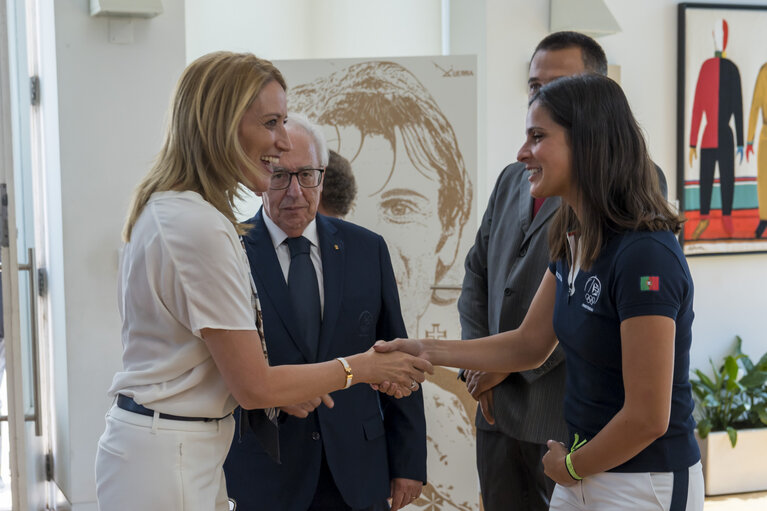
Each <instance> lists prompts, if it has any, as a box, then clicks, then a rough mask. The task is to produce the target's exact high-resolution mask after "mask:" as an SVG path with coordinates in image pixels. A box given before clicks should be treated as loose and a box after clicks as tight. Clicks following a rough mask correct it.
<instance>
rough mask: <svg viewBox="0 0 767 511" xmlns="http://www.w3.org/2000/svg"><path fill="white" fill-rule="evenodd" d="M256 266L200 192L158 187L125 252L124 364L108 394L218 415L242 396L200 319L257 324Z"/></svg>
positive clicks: (222, 324)
mask: <svg viewBox="0 0 767 511" xmlns="http://www.w3.org/2000/svg"><path fill="white" fill-rule="evenodd" d="M249 275H250V269H249V266H248V259H247V256H246V255H245V251H244V250H243V248H242V245H241V243H240V240H239V236H238V235H237V233H236V231H235V229H234V226H233V225H232V224H231V222H229V220H227V219H226V217H225V216H224V215H222V214H221V213H220V212H219V211H218V210H217V209H216V208H214V207H213V206H212V205H211V204H210V203H208V202H207V201H205V200H204V199H203V198H202V197H201V196H200V195H199V194H198V193H196V192H191V191H185V192H172V191H168V192H157V193H154V194H152V196H151V198H150V199H149V201H148V202H147V204H146V206H144V210H143V211H142V212H141V214H140V215H139V217H138V219H137V221H136V224H135V225H134V227H133V231H132V233H131V240H130V242H128V243H127V244H125V245H124V247H123V250H122V254H121V257H120V268H119V282H118V300H119V307H120V314H121V316H122V321H123V327H122V342H123V357H122V358H123V368H124V369H123V371H120V372H118V373H117V374H115V377H114V380H113V382H112V387H111V388H110V389H109V393H110V395H115V394H117V393H121V394H125V395H127V396H131V397H133V398H134V400H135V401H136V402H137V403H140V404H143V405H144V406H146V407H147V408H151V409H153V410H158V411H160V412H163V413H170V414H174V415H182V416H190V417H222V416H224V415H226V414H228V413H229V412H231V411H232V410H233V409H234V407H235V406H237V403H236V401H235V400H234V398H233V397H232V395H231V393H230V392H229V389H228V388H227V386H226V384H225V383H224V380H223V378H222V377H221V373H219V371H218V368H217V367H216V364H215V363H214V361H213V358H212V357H211V355H210V352H209V351H208V348H207V346H206V345H205V341H203V340H202V338H201V337H200V331H201V330H202V329H203V328H217V329H226V330H255V329H256V328H255V316H254V311H253V307H252V302H251V293H252V291H251V286H250V276H249Z"/></svg>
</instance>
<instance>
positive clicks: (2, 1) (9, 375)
mask: <svg viewBox="0 0 767 511" xmlns="http://www.w3.org/2000/svg"><path fill="white" fill-rule="evenodd" d="M32 12H34V11H32ZM28 14H29V13H28V12H27V5H26V3H25V2H24V1H23V0H0V26H1V27H2V29H0V33H2V34H4V35H3V37H2V40H0V264H1V265H2V271H1V272H0V279H2V305H3V306H2V312H3V319H4V321H3V327H4V328H3V330H4V332H3V333H4V336H5V338H4V343H5V357H6V360H5V362H6V364H5V365H6V388H7V396H2V397H7V399H4V401H6V402H7V415H3V417H2V418H3V419H5V421H7V428H6V427H5V425H4V423H3V422H0V426H2V429H0V431H2V433H3V434H5V432H6V431H7V433H8V445H9V449H10V453H9V466H8V467H7V470H5V469H4V467H2V466H0V475H2V474H7V475H9V476H10V489H11V501H12V502H11V503H12V508H13V509H18V510H22V509H23V510H30V511H37V510H45V509H49V506H48V503H47V502H46V501H47V500H48V499H47V484H46V480H47V477H46V452H47V444H48V442H47V436H46V435H47V431H46V426H45V424H46V420H47V417H46V416H45V413H44V410H45V407H44V406H43V404H42V403H43V402H44V396H43V386H42V385H41V382H42V381H44V378H45V371H44V368H45V367H46V366H45V364H44V363H43V362H44V360H45V357H44V356H43V355H44V354H43V353H42V352H41V343H40V339H41V338H44V337H43V335H44V333H45V328H44V327H45V325H44V321H42V320H41V315H40V314H39V311H41V310H43V311H44V310H46V308H45V303H44V301H43V300H44V296H45V279H44V272H40V271H39V264H38V262H39V260H40V258H39V257H38V255H37V254H36V251H35V248H36V246H35V245H36V244H35V239H36V232H35V231H36V229H35V225H36V224H35V201H34V199H35V196H34V190H35V189H36V188H37V189H39V183H36V182H35V181H36V180H35V166H36V162H35V158H34V154H36V141H37V140H39V137H36V136H35V131H36V126H35V119H36V112H35V110H36V105H38V104H39V97H38V92H37V91H38V90H39V88H38V87H36V85H35V84H36V81H35V79H32V78H31V77H30V76H31V75H30V72H29V69H30V67H31V66H30V59H29V58H28V55H29V54H30V53H31V54H33V52H31V51H30V45H29V44H28V42H27V41H28V31H27V16H28ZM32 50H33V49H32ZM2 397H0V398H2ZM6 484H7V483H6Z"/></svg>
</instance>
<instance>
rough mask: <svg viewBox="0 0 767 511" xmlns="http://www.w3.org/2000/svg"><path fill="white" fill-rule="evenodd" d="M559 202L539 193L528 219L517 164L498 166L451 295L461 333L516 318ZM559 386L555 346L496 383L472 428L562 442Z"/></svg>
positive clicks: (534, 281) (514, 322)
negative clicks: (488, 409)
mask: <svg viewBox="0 0 767 511" xmlns="http://www.w3.org/2000/svg"><path fill="white" fill-rule="evenodd" d="M559 202H560V201H559V198H558V197H552V198H548V199H546V201H545V202H544V203H543V206H542V207H541V209H540V211H538V214H537V215H536V216H535V218H533V215H532V204H533V198H532V197H531V196H530V183H529V182H528V181H527V171H526V170H525V165H524V164H523V163H514V164H512V165H509V166H508V167H506V168H505V169H504V170H503V172H501V175H500V176H499V177H498V181H497V182H496V183H495V188H494V189H493V192H492V194H491V195H490V201H489V203H488V205H487V210H486V211H485V215H484V216H483V218H482V224H481V225H480V228H479V231H478V232H477V237H476V240H475V242H474V246H473V247H472V248H471V250H470V251H469V253H468V254H467V256H466V264H465V267H466V275H465V277H464V281H463V288H462V291H461V296H460V298H459V299H458V311H459V313H460V318H461V335H462V337H463V338H464V339H475V338H477V337H484V336H486V335H491V334H496V333H498V332H505V331H507V330H513V329H514V328H517V327H518V326H519V325H520V324H521V323H522V320H523V319H524V317H525V314H527V309H528V308H529V307H530V302H532V300H533V296H534V295H535V292H536V291H537V290H538V286H539V284H540V283H541V279H542V278H543V275H544V273H545V272H546V271H547V266H548V262H549V243H548V224H549V220H550V219H551V218H552V216H553V215H554V212H555V211H556V210H557V208H559ZM564 391H565V364H564V354H563V353H562V349H561V348H560V347H557V348H556V350H554V353H552V354H551V356H550V357H549V359H548V360H547V361H546V362H545V363H544V364H543V365H542V366H541V367H540V368H538V369H535V370H531V371H525V372H522V373H512V374H511V375H509V377H508V378H506V379H505V380H504V381H503V382H501V383H500V384H499V385H498V386H496V387H495V389H494V391H493V400H494V409H495V426H491V425H490V424H488V423H487V422H486V421H485V420H484V418H483V417H482V413H481V411H479V410H478V411H477V427H478V428H480V429H485V430H500V431H501V432H503V433H504V434H506V435H509V436H511V437H513V438H516V439H519V440H524V441H526V442H535V443H539V444H545V443H546V440H549V439H556V440H560V441H564V440H566V439H567V427H566V426H565V422H564V418H563V415H562V411H563V410H562V402H563V399H564Z"/></svg>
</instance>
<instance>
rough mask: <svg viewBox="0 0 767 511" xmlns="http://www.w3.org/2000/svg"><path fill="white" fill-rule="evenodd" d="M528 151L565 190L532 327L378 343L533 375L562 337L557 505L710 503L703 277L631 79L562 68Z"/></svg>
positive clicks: (695, 506)
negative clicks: (697, 296)
mask: <svg viewBox="0 0 767 511" xmlns="http://www.w3.org/2000/svg"><path fill="white" fill-rule="evenodd" d="M518 158H519V160H520V161H522V162H524V163H525V164H526V166H527V169H528V171H529V172H530V176H529V180H530V183H531V193H532V195H533V196H535V197H550V196H559V197H561V198H562V206H561V208H560V210H559V212H558V213H557V216H556V217H555V219H554V221H553V224H552V225H551V227H550V230H549V235H550V240H549V241H550V256H551V260H552V261H553V262H552V263H551V264H550V266H549V270H550V271H548V272H546V274H545V275H544V277H543V280H542V282H541V285H540V287H539V289H538V292H537V294H536V296H535V299H534V300H533V303H532V304H531V307H530V310H529V311H528V314H527V316H526V318H525V320H524V321H523V323H522V325H521V326H520V327H519V329H517V330H514V331H511V332H505V333H501V334H498V335H495V336H491V337H487V338H484V339H480V340H477V341H473V342H455V341H435V340H430V339H425V340H405V339H398V340H396V341H393V342H391V343H388V344H383V343H381V344H380V345H377V346H376V349H377V350H380V351H391V350H393V349H399V350H404V351H407V352H409V353H411V354H414V355H419V356H422V357H424V358H426V359H427V360H429V361H431V362H432V363H433V364H435V365H438V364H439V365H448V366H452V367H464V368H468V369H480V370H484V371H498V372H501V371H504V372H508V371H521V370H526V369H532V368H535V367H537V366H538V365H540V364H541V363H543V361H544V360H546V358H547V356H548V355H549V354H550V353H551V351H552V350H553V349H554V347H555V346H556V344H557V342H561V343H562V346H563V348H564V350H565V353H566V360H567V390H566V397H565V403H564V410H565V419H566V421H567V423H568V428H569V430H570V434H571V441H570V445H568V446H565V445H562V444H560V443H558V442H554V441H549V442H548V447H549V451H548V452H547V454H546V455H545V456H544V458H543V463H544V467H545V471H546V474H547V475H548V476H549V477H551V478H552V479H553V480H554V481H555V482H556V483H557V487H556V489H555V491H554V495H553V496H552V501H551V509H552V510H576V509H583V510H586V509H588V510H592V511H593V510H608V509H610V510H612V509H632V510H650V509H653V510H658V509H663V510H672V511H677V510H698V511H699V510H702V509H703V477H702V472H701V467H700V461H699V460H700V453H699V452H698V447H697V443H696V441H695V438H694V436H693V428H694V421H693V418H692V410H693V400H692V395H691V389H690V384H689V382H688V372H689V351H690V342H691V326H692V319H693V312H692V302H693V283H692V278H691V276H690V272H689V269H688V267H687V263H686V261H685V258H684V255H683V253H682V251H681V248H680V246H679V243H678V242H677V240H676V237H675V233H677V232H678V231H679V229H680V227H681V224H682V221H683V220H682V218H681V217H680V216H679V215H677V214H676V213H675V212H674V211H673V210H672V209H671V207H669V205H668V203H667V202H666V201H665V200H664V199H663V196H662V195H661V192H660V189H659V186H658V181H657V176H656V172H655V170H654V166H653V164H652V163H651V161H650V159H649V157H648V154H647V149H646V146H645V142H644V139H643V137H642V134H641V131H640V129H639V127H638V125H637V123H636V121H635V119H634V117H633V115H632V113H631V109H630V107H629V105H628V102H627V100H626V98H625V96H624V94H623V92H622V91H621V89H620V87H619V86H618V85H617V84H616V83H615V82H613V81H612V80H610V79H608V78H606V77H603V76H599V75H582V76H576V77H571V78H562V79H559V80H556V81H554V82H551V83H550V84H548V85H546V86H544V87H543V88H542V89H541V90H540V91H539V92H538V93H537V94H536V95H535V96H534V97H533V98H532V100H531V102H530V109H529V112H528V116H527V140H526V142H525V144H524V145H523V146H522V148H521V149H520V151H519V155H518Z"/></svg>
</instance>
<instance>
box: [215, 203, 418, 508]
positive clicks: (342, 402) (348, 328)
mask: <svg viewBox="0 0 767 511" xmlns="http://www.w3.org/2000/svg"><path fill="white" fill-rule="evenodd" d="M262 215H263V212H262V211H259V212H258V214H257V215H256V216H255V217H254V218H252V219H250V220H249V221H248V223H250V224H253V226H254V227H253V229H252V230H251V231H250V232H249V233H248V235H247V236H246V237H245V238H244V240H245V248H246V251H247V253H248V260H249V261H250V267H251V272H252V274H253V279H254V280H255V283H256V288H257V289H258V297H259V300H260V301H261V310H262V313H263V320H264V337H265V338H266V344H267V348H268V350H269V363H270V364H271V365H283V364H306V363H313V362H321V361H325V360H333V359H334V358H335V357H339V356H346V355H352V354H355V353H359V352H362V351H366V350H368V349H369V348H370V347H371V346H372V345H373V343H375V341H376V340H378V339H384V340H390V339H393V338H395V337H406V335H407V332H406V331H405V325H404V322H403V320H402V314H401V311H400V302H399V294H398V292H397V284H396V281H395V280H394V272H393V270H392V266H391V259H390V257H389V251H388V249H387V247H386V243H385V242H384V240H383V238H382V237H381V236H379V235H378V234H375V233H373V232H371V231H369V230H367V229H364V228H362V227H359V226H357V225H354V224H351V223H349V222H344V221H343V220H338V219H335V218H330V217H325V216H322V215H317V233H318V237H319V243H320V253H321V258H322V272H323V280H324V294H325V306H324V313H323V320H322V328H321V331H320V340H319V347H318V350H317V351H318V355H317V360H312V359H311V358H310V357H311V355H310V352H309V350H308V349H307V347H306V346H305V345H304V344H303V343H302V341H301V340H299V337H298V331H297V325H296V320H295V317H294V314H293V308H292V305H291V303H290V297H289V295H288V288H287V284H286V283H285V278H284V276H283V273H282V270H281V268H280V264H279V262H278V260H277V254H276V253H275V251H274V246H273V245H272V239H271V237H270V236H269V231H268V230H267V228H266V224H265V223H264V220H263V217H262ZM332 397H333V400H334V401H335V407H333V408H332V409H329V408H327V407H325V406H324V405H321V406H320V407H319V408H317V410H315V411H314V412H313V413H312V414H310V416H309V417H308V418H306V419H299V418H296V417H293V416H285V415H284V416H283V418H284V422H282V423H281V424H280V432H279V442H280V460H281V463H280V464H277V463H275V462H274V461H273V460H272V459H271V458H270V457H269V456H268V455H267V454H266V453H265V452H264V450H263V448H262V447H261V445H260V444H259V442H258V440H257V439H256V438H255V436H254V434H253V433H252V432H250V431H246V432H244V433H243V434H242V436H240V435H239V434H235V438H234V440H233V442H232V446H231V449H230V451H229V455H228V457H227V459H226V463H225V464H224V470H225V472H226V486H227V491H228V493H229V496H230V497H232V498H234V499H235V500H236V501H237V504H238V510H240V511H250V510H261V509H280V510H284V511H293V510H295V511H306V509H307V508H308V506H309V504H310V502H311V500H312V497H313V496H314V492H315V489H316V487H317V480H318V477H319V470H320V461H321V455H322V449H323V447H324V450H325V456H326V458H327V463H328V466H329V467H330V470H331V472H332V473H333V478H334V480H335V482H336V485H337V486H338V489H339V490H340V492H341V494H342V495H343V497H344V500H345V501H346V503H347V504H349V505H350V506H351V507H352V508H355V509H356V508H364V507H368V506H371V505H373V504H374V503H377V502H381V501H383V500H384V499H385V498H387V497H388V496H389V493H390V487H389V482H390V480H391V479H392V478H395V477H404V478H408V479H415V480H420V481H424V482H425V481H426V424H425V419H424V412H423V395H422V393H421V392H420V391H418V392H415V393H413V394H412V395H411V396H410V397H408V398H404V399H400V400H397V399H394V398H389V397H388V396H386V395H384V394H380V393H378V392H376V391H374V390H372V389H371V388H370V386H369V385H364V384H358V385H353V386H352V387H350V388H349V389H346V390H340V391H337V392H334V393H333V394H332ZM238 429H239V428H238Z"/></svg>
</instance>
